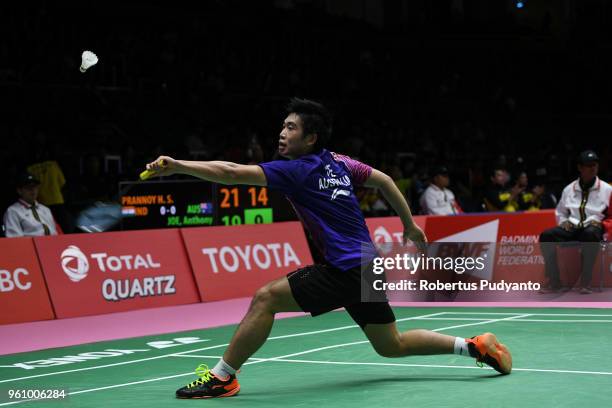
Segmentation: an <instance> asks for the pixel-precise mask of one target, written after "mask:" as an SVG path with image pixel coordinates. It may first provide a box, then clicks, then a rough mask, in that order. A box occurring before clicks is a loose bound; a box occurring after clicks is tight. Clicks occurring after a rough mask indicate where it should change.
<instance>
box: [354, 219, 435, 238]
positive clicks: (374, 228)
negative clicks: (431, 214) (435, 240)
mask: <svg viewBox="0 0 612 408" xmlns="http://www.w3.org/2000/svg"><path fill="white" fill-rule="evenodd" d="M412 218H413V219H414V222H415V224H416V225H418V226H419V227H421V229H422V230H423V231H426V226H427V218H428V217H427V216H425V215H417V216H414V217H412ZM366 225H367V226H368V229H369V230H370V237H372V240H373V241H374V243H375V244H382V243H384V242H393V243H401V242H402V236H403V235H404V226H403V225H402V221H401V220H400V217H372V218H366Z"/></svg>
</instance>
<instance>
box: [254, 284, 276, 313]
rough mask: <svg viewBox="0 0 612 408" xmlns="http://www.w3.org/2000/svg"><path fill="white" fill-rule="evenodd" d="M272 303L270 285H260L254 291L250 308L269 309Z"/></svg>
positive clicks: (272, 296) (272, 297) (272, 295)
mask: <svg viewBox="0 0 612 408" xmlns="http://www.w3.org/2000/svg"><path fill="white" fill-rule="evenodd" d="M273 303H274V294H273V292H272V290H271V288H270V285H266V286H262V287H261V288H259V289H258V290H257V292H255V296H253V301H252V302H251V308H261V309H266V310H271V309H272V305H273Z"/></svg>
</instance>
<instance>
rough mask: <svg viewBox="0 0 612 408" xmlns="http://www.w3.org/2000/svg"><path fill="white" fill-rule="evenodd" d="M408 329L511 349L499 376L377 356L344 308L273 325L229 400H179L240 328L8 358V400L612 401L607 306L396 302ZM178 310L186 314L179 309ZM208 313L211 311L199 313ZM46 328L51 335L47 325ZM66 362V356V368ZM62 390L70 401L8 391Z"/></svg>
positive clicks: (155, 403)
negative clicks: (477, 338)
mask: <svg viewBox="0 0 612 408" xmlns="http://www.w3.org/2000/svg"><path fill="white" fill-rule="evenodd" d="M395 312H396V316H397V318H398V320H399V322H398V325H399V327H400V328H401V329H403V330H406V329H411V328H425V329H430V330H436V331H440V332H444V333H447V334H452V335H457V336H464V337H470V336H473V335H476V334H480V333H482V332H485V331H492V332H494V333H495V334H496V335H497V336H498V338H500V339H501V340H502V341H503V342H504V343H506V344H507V345H508V346H509V348H510V350H511V351H512V353H513V358H514V371H513V373H512V374H511V375H509V376H501V375H497V373H496V372H495V371H493V370H491V369H488V368H478V367H476V365H475V364H474V361H473V360H472V359H468V358H465V357H460V356H455V355H442V356H427V357H407V358H400V359H386V358H383V357H380V356H378V355H377V354H376V353H374V351H373V350H372V349H371V347H370V345H369V343H367V342H366V340H365V337H364V336H363V334H362V332H361V330H360V329H359V328H358V327H356V326H355V325H354V323H353V322H352V320H351V319H350V318H349V317H348V315H347V314H346V313H344V312H333V313H329V314H327V315H324V316H320V317H317V318H314V319H313V318H311V317H297V318H290V319H283V320H279V321H277V322H276V323H275V326H274V329H273V332H272V335H271V338H270V340H269V341H268V342H267V343H266V344H265V345H264V347H263V348H262V349H261V350H259V352H258V353H257V354H256V355H255V356H254V358H253V359H251V360H250V361H249V362H248V363H247V364H245V365H244V366H243V368H242V371H241V373H240V375H239V380H240V384H241V387H242V390H241V392H240V394H239V395H238V396H236V397H232V398H224V399H218V400H177V399H175V398H174V391H175V390H176V389H177V388H179V387H180V386H182V385H184V384H185V383H187V382H190V381H192V380H193V379H195V378H196V377H195V375H194V374H193V370H194V369H195V367H196V366H197V365H198V364H201V363H206V364H208V365H210V366H213V365H214V364H215V362H216V361H217V359H218V357H219V356H220V355H221V354H222V353H223V350H224V348H225V344H226V343H227V342H228V340H229V339H230V336H231V334H232V333H233V331H234V328H235V326H225V327H219V328H214V329H207V330H200V331H191V332H181V333H174V334H164V335H159V336H151V337H142V338H133V339H126V340H117V341H110V342H101V343H93V344H85V345H80V346H75V347H65V348H57V349H49V350H44V351H38V352H31V353H20V354H13V355H9V356H2V357H0V391H1V392H2V394H1V396H0V407H2V406H19V407H24V408H25V407H139V408H156V407H194V406H206V407H221V406H223V407H287V406H296V407H317V408H320V407H360V406H369V407H385V408H391V407H436V408H438V407H492V406H495V407H538V408H541V407H574V408H575V407H580V406H587V407H588V408H595V407H603V406H612V391H611V390H612V350H611V346H612V312H611V311H607V310H601V309H508V308H504V309H501V308H487V309H475V308H444V309H443V308H396V309H395ZM177 318H180V316H177ZM202 318H203V319H205V316H203V317H202ZM40 335H41V336H44V333H40ZM60 364H61V365H60ZM56 388H64V389H67V391H68V394H69V395H68V396H67V398H66V399H65V400H63V401H30V402H28V401H15V400H9V399H8V397H7V393H8V391H9V390H35V389H56Z"/></svg>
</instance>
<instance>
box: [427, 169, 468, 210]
mask: <svg viewBox="0 0 612 408" xmlns="http://www.w3.org/2000/svg"><path fill="white" fill-rule="evenodd" d="M431 174H432V179H431V183H430V184H429V186H428V187H427V188H426V189H425V191H424V192H423V194H422V195H421V199H420V205H421V212H422V213H423V214H429V215H454V214H459V213H462V212H463V211H462V210H461V207H460V206H459V204H458V203H457V200H455V194H453V192H452V191H451V190H449V189H448V186H449V185H450V177H449V175H448V169H447V168H446V167H444V166H438V167H436V168H434V169H433V171H432V173H431Z"/></svg>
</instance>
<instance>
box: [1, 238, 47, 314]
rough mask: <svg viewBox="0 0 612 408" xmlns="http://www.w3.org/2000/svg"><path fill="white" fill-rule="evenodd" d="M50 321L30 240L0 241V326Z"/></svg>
mask: <svg viewBox="0 0 612 408" xmlns="http://www.w3.org/2000/svg"><path fill="white" fill-rule="evenodd" d="M48 319H53V309H52V308H51V302H50V301H49V293H48V292H47V287H46V285H45V280H44V278H43V275H42V272H41V270H40V266H39V265H38V257H37V256H36V251H35V249H34V243H33V242H32V238H2V239H0V324H6V323H20V322H30V321H34V320H48Z"/></svg>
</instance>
